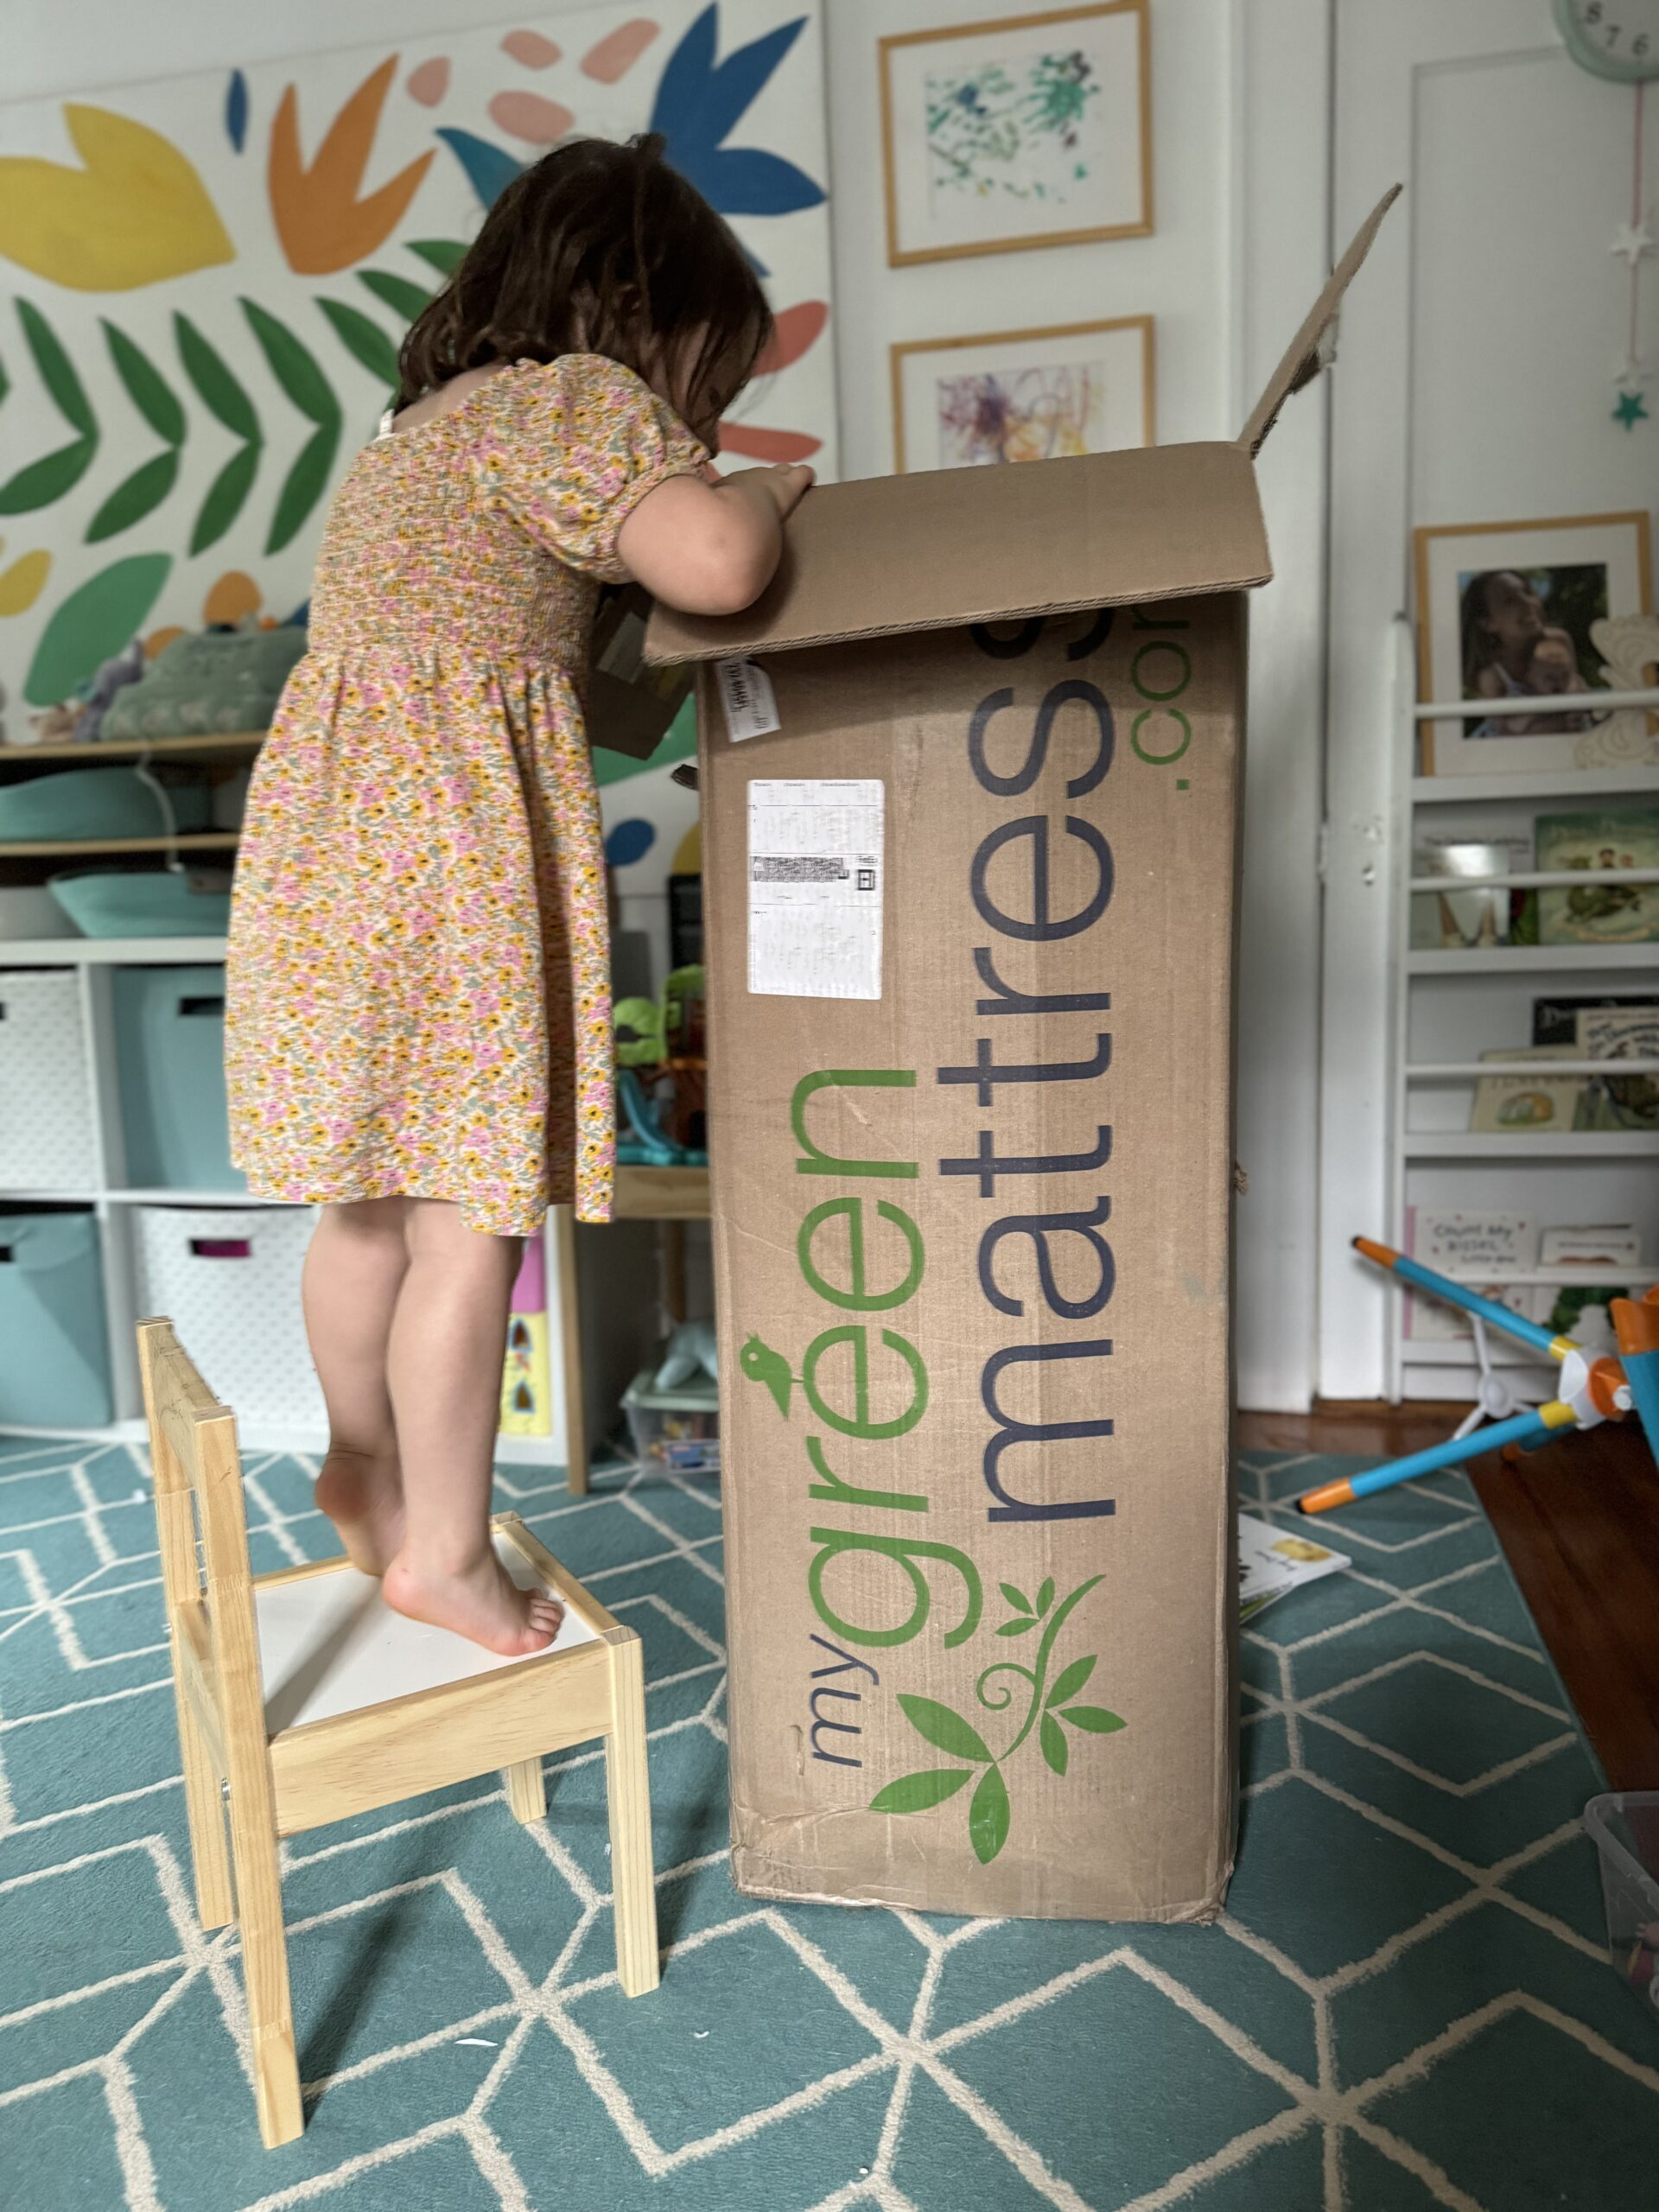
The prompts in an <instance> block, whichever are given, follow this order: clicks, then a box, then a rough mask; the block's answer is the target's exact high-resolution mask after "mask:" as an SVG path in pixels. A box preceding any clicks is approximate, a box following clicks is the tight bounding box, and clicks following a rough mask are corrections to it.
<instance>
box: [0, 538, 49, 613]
mask: <svg viewBox="0 0 1659 2212" xmlns="http://www.w3.org/2000/svg"><path fill="white" fill-rule="evenodd" d="M51 567H52V556H51V555H50V554H49V553H48V552H47V551H45V550H44V549H37V550H35V552H33V553H25V554H24V555H23V556H22V559H21V560H17V561H14V562H13V563H12V564H11V566H10V568H9V569H7V570H6V571H5V573H4V575H0V614H22V613H24V612H25V610H26V609H28V608H29V607H33V606H34V604H35V601H36V600H37V599H38V598H39V597H40V595H41V592H42V591H44V590H45V588H46V579H47V575H48V572H49V571H50V569H51Z"/></svg>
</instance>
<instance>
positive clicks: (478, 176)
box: [438, 124, 524, 207]
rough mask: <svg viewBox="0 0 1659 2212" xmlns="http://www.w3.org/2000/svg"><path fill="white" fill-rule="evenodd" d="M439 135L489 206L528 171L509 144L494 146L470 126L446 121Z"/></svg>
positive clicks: (475, 190) (469, 181) (470, 182)
mask: <svg viewBox="0 0 1659 2212" xmlns="http://www.w3.org/2000/svg"><path fill="white" fill-rule="evenodd" d="M438 136H439V137H440V138H442V141H443V143H444V144H445V145H446V146H448V149H449V150H450V152H451V153H453V154H454V157H455V159H456V160H457V161H458V162H460V163H461V167H462V168H464V169H465V170H466V172H467V182H468V184H470V185H471V186H472V188H473V190H474V192H475V193H476V194H478V196H479V198H480V200H482V201H483V202H484V205H485V206H486V207H494V205H495V203H496V201H497V200H499V198H500V197H501V194H503V193H504V192H505V190H506V188H507V187H508V186H509V185H510V184H511V183H512V181H513V179H514V177H516V176H521V175H523V174H524V163H523V162H516V161H514V159H513V158H512V155H511V154H509V153H508V152H507V151H506V149H505V147H501V146H493V145H492V144H491V143H490V142H489V140H488V139H487V138H480V137H476V136H475V135H474V133H473V132H472V131H470V130H455V129H454V127H453V126H452V125H448V124H446V125H445V126H444V127H443V128H442V130H440V131H439V132H438Z"/></svg>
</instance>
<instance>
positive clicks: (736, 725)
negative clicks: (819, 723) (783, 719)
mask: <svg viewBox="0 0 1659 2212" xmlns="http://www.w3.org/2000/svg"><path fill="white" fill-rule="evenodd" d="M715 677H717V679H718V681H719V683H720V697H721V705H722V706H723V707H724V708H725V709H726V734H727V735H728V737H729V738H730V739H731V741H732V743H733V744H734V745H741V743H742V741H743V740H744V739H745V738H748V737H769V736H770V735H771V734H772V732H773V730H775V729H777V728H779V721H778V702H777V699H776V698H775V697H774V696H773V694H772V678H771V677H769V676H768V675H767V674H766V671H765V669H764V668H760V667H758V666H757V665H756V664H755V663H754V662H753V661H752V660H723V661H721V662H720V663H719V664H717V665H716V667H715Z"/></svg>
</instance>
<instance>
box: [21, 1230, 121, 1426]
mask: <svg viewBox="0 0 1659 2212" xmlns="http://www.w3.org/2000/svg"><path fill="white" fill-rule="evenodd" d="M111 1410H112V1408H111V1393H110V1352H109V1332H108V1329H107V1327H106V1325H105V1314H104V1270H103V1268H102V1266H101V1264H100V1262H99V1252H98V1224H97V1222H96V1221H95V1220H94V1219H93V1218H92V1215H91V1214H90V1213H14V1214H0V1423H3V1424H5V1425H6V1426H7V1427H13V1428H102V1427H104V1426H105V1424H106V1423H107V1422H108V1421H109V1420H110V1417H111Z"/></svg>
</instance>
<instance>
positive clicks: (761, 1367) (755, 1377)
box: [737, 1337, 796, 1421]
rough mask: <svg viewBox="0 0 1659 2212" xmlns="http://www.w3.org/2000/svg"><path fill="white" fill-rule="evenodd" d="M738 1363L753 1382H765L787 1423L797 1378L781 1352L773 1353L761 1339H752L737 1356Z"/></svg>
mask: <svg viewBox="0 0 1659 2212" xmlns="http://www.w3.org/2000/svg"><path fill="white" fill-rule="evenodd" d="M737 1363H738V1365H739V1367H740V1368H741V1370H742V1371H743V1373H744V1375H745V1376H747V1379H748V1380H749V1381H750V1382H751V1383H765V1384H766V1388H767V1389H768V1390H770V1391H771V1393H772V1397H773V1399H774V1400H775V1401H776V1402H777V1407H778V1410H779V1413H780V1414H783V1416H784V1418H785V1421H787V1420H788V1418H789V1400H790V1393H791V1391H792V1390H793V1389H794V1388H795V1380H796V1378H795V1376H794V1373H793V1372H792V1370H791V1367H790V1364H789V1362H788V1361H787V1360H786V1359H785V1357H784V1355H783V1354H782V1352H780V1351H773V1350H772V1346H771V1345H770V1344H763V1343H762V1342H761V1340H760V1338H759V1337H751V1338H749V1340H748V1342H747V1344H745V1345H744V1347H743V1349H742V1351H741V1352H739V1354H738V1356H737Z"/></svg>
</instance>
